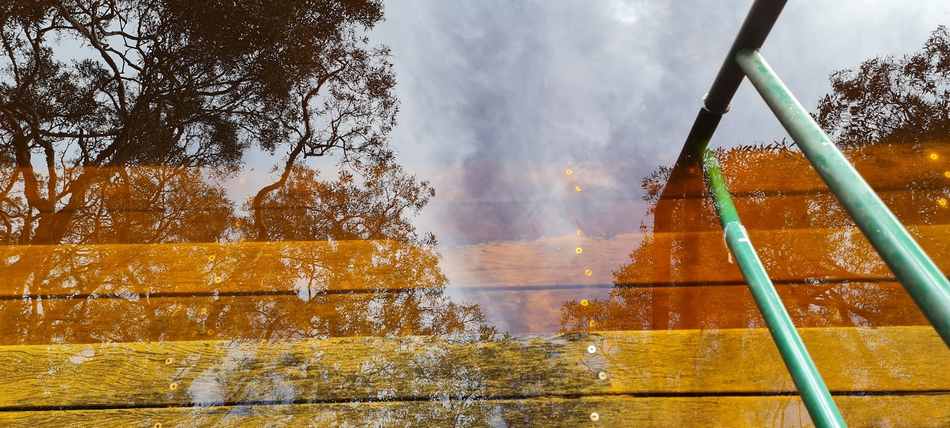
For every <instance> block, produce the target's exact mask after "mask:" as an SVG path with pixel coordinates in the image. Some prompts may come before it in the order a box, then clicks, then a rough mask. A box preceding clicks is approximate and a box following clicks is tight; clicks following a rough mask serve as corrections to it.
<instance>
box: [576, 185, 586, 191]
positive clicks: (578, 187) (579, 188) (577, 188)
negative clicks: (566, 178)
mask: <svg viewBox="0 0 950 428" xmlns="http://www.w3.org/2000/svg"><path fill="white" fill-rule="evenodd" d="M574 191H575V192H583V191H584V189H581V186H574Z"/></svg>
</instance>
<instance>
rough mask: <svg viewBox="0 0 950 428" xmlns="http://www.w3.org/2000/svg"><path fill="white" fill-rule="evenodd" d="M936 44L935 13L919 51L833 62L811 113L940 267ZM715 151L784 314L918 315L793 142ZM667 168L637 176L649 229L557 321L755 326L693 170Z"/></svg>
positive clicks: (902, 318) (943, 177) (802, 318)
mask: <svg viewBox="0 0 950 428" xmlns="http://www.w3.org/2000/svg"><path fill="white" fill-rule="evenodd" d="M948 58H950V33H948V31H947V29H946V28H945V27H940V28H938V29H937V30H936V31H934V32H933V33H932V34H931V37H930V38H929V39H928V40H927V42H926V43H925V45H924V47H923V49H922V50H920V51H918V52H914V53H913V54H910V55H907V56H905V57H903V58H894V57H883V58H873V59H870V60H867V61H865V62H864V63H862V64H861V65H860V67H858V68H856V69H854V70H843V71H839V72H836V73H834V74H833V75H832V76H831V83H832V92H831V93H829V94H828V95H826V96H825V97H823V98H822V100H821V102H820V103H819V109H818V113H817V117H818V119H819V122H820V123H821V125H822V127H823V128H824V129H825V130H826V132H828V133H829V135H831V136H832V137H833V139H834V140H835V141H836V142H837V144H838V145H839V146H840V147H842V148H843V149H844V150H845V154H846V156H847V157H848V158H849V159H850V160H851V161H852V162H853V163H854V164H855V166H856V168H857V169H858V170H859V171H860V172H861V173H862V175H863V176H864V177H865V179H866V180H868V182H869V183H870V184H871V185H872V186H873V187H874V188H875V190H876V191H877V192H878V193H879V195H880V196H881V198H882V199H883V200H884V202H885V203H886V204H887V205H888V206H889V207H890V208H891V210H892V211H893V212H894V214H895V215H896V216H897V217H898V218H899V219H900V220H901V222H902V223H904V224H905V225H908V227H909V229H910V230H911V233H912V234H913V235H915V237H916V238H917V240H918V242H919V243H920V244H921V245H922V246H923V247H924V248H925V250H926V251H928V253H929V254H930V256H931V257H932V258H934V260H935V261H936V262H937V264H938V265H940V266H941V267H942V268H944V269H947V268H950V248H948V247H947V245H946V242H947V231H946V230H945V227H946V226H945V225H946V224H948V223H950V210H947V208H946V207H947V204H946V203H945V201H946V200H947V197H948V196H950V185H948V180H947V177H948V176H950V173H948V172H947V171H948V170H950V163H947V160H948V159H947V156H948V154H950V153H948V152H950V144H948V143H947V135H948V133H950V119H948V118H950V105H948V104H947V98H946V93H945V92H944V89H943V88H945V87H946V85H947V83H948V82H947V66H946V64H947V63H948ZM718 156H719V158H720V161H721V162H722V163H723V169H724V171H725V175H726V177H727V178H728V181H729V185H730V188H731V190H732V192H733V193H734V199H735V202H736V205H737V208H738V210H739V213H740V215H741V217H742V219H743V223H744V224H745V225H746V227H747V228H748V229H750V232H751V235H752V240H753V242H754V243H755V245H756V247H757V248H758V250H759V255H760V257H761V258H762V261H763V263H764V264H765V266H766V268H767V269H768V271H769V273H770V276H771V277H772V278H773V279H774V280H775V281H776V283H777V288H778V291H779V294H780V295H781V296H782V298H783V301H784V303H785V305H786V306H787V307H788V308H789V312H790V313H791V315H792V318H793V320H794V321H795V323H796V325H798V326H877V325H914V324H921V325H926V324H927V321H926V319H924V318H923V316H922V315H921V314H920V312H919V311H918V310H917V309H916V308H915V307H914V305H913V302H912V301H911V300H910V298H909V296H908V295H907V294H906V292H904V291H903V290H902V288H901V287H900V286H899V285H898V284H896V283H895V282H894V281H895V280H894V277H893V275H892V274H891V272H890V271H889V270H888V269H887V268H886V266H885V265H884V264H883V262H882V261H881V260H880V258H879V257H878V256H877V255H876V253H875V252H874V250H873V248H871V246H870V245H869V244H868V243H867V241H866V240H865V239H864V238H863V237H862V236H861V232H860V231H859V230H858V229H857V227H856V226H855V225H854V223H853V222H852V221H851V220H850V218H849V216H848V215H847V213H846V212H845V211H844V210H843V208H842V207H841V206H840V205H839V204H838V203H837V201H836V200H835V198H834V195H832V194H831V193H829V192H828V191H827V188H826V186H825V185H824V184H823V183H822V182H821V181H820V179H819V177H818V176H817V174H815V173H814V172H813V171H812V169H811V168H810V166H809V164H808V162H807V160H806V159H804V157H803V156H802V154H801V153H800V152H799V151H798V150H797V149H796V148H795V147H794V146H793V145H792V144H790V143H789V142H787V141H784V140H783V141H779V142H776V143H772V144H766V145H755V146H739V147H734V148H730V149H724V150H723V149H721V150H719V152H718ZM670 180H671V177H670V170H669V169H668V168H665V167H660V168H657V169H656V170H654V171H653V172H652V173H651V174H649V175H648V176H647V177H646V178H644V180H643V182H642V185H643V188H644V190H645V194H646V199H647V200H648V201H650V202H651V209H650V210H651V211H650V212H651V214H652V215H654V216H655V221H654V224H653V233H652V234H649V235H647V236H646V237H645V238H644V240H643V241H642V243H641V244H640V245H639V246H638V247H637V248H636V249H635V250H634V251H633V252H632V253H631V254H630V261H629V262H628V263H626V264H624V265H623V266H621V267H620V268H619V269H616V270H615V271H614V284H615V288H614V289H613V290H611V291H610V296H609V297H606V298H603V299H595V300H592V301H590V302H589V303H588V304H586V305H585V304H584V303H585V302H586V301H584V300H580V301H577V300H574V301H571V302H569V303H568V304H566V305H564V307H563V310H562V317H561V325H562V326H561V328H562V329H564V330H569V331H576V330H588V329H670V328H736V327H762V326H764V324H763V322H762V319H761V317H760V316H759V314H758V311H757V309H756V307H755V305H754V302H753V301H752V299H751V295H750V294H749V293H748V291H747V290H745V287H744V285H741V276H740V274H739V271H738V269H737V267H736V266H735V265H734V264H733V263H732V260H731V257H730V256H729V254H728V253H727V251H726V248H725V244H724V242H722V238H721V235H720V233H719V228H720V226H719V223H718V219H717V217H716V215H715V212H714V210H713V207H712V204H711V201H710V200H709V199H708V198H706V197H705V195H704V194H703V191H702V187H699V186H701V183H698V182H696V177H692V176H687V175H684V176H682V177H674V178H672V180H682V182H671V181H670ZM671 189H672V190H671ZM717 283H718V284H717Z"/></svg>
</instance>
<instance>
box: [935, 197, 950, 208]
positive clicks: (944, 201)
mask: <svg viewBox="0 0 950 428" xmlns="http://www.w3.org/2000/svg"><path fill="white" fill-rule="evenodd" d="M937 205H940V208H946V207H947V206H950V202H948V201H947V198H938V199H937Z"/></svg>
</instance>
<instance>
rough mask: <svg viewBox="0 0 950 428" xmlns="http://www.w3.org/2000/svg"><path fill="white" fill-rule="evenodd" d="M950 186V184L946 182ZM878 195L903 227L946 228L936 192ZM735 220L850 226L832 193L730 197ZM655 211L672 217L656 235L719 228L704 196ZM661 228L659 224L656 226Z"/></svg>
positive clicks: (941, 192) (940, 192) (949, 193)
mask: <svg viewBox="0 0 950 428" xmlns="http://www.w3.org/2000/svg"><path fill="white" fill-rule="evenodd" d="M947 181H948V183H950V180H947ZM878 196H880V197H881V200H883V201H884V203H885V204H887V206H888V208H890V209H891V212H893V213H894V215H896V216H897V218H898V220H900V221H901V223H903V224H905V225H922V224H929V225H934V224H948V223H950V209H948V208H947V207H944V206H942V205H940V203H939V201H940V199H941V198H943V199H947V198H950V190H948V188H947V187H946V186H944V187H943V188H940V189H926V188H925V189H916V188H915V189H910V190H888V191H883V192H879V193H878ZM733 202H734V203H735V205H736V209H737V210H738V211H739V217H740V218H742V223H743V224H744V225H745V227H746V228H747V229H809V228H837V227H846V226H851V225H853V224H854V222H853V221H852V220H851V218H850V217H849V216H848V214H847V213H846V212H845V211H844V209H843V208H842V207H841V205H840V204H839V203H838V201H837V199H835V196H834V195H833V194H831V193H827V192H822V193H808V194H764V193H752V194H748V193H746V194H740V195H733ZM659 205H660V206H658V207H657V211H658V212H664V213H665V214H666V215H668V216H670V217H671V219H670V220H669V221H668V222H667V223H663V224H664V225H665V228H658V229H656V231H657V232H697V231H709V230H719V229H721V228H722V226H721V225H720V224H719V217H717V216H716V213H715V211H714V209H713V206H712V201H711V200H709V199H707V198H685V199H670V200H663V201H660V202H659ZM657 226H658V227H659V226H660V224H657Z"/></svg>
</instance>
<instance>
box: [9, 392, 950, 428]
mask: <svg viewBox="0 0 950 428" xmlns="http://www.w3.org/2000/svg"><path fill="white" fill-rule="evenodd" d="M835 401H836V402H837V404H838V406H839V407H840V409H841V412H842V414H843V415H844V418H845V419H846V420H847V421H848V423H849V424H850V425H851V426H854V427H868V426H876V427H884V426H906V427H917V428H926V427H934V428H937V427H941V428H942V427H946V426H950V395H948V394H934V395H901V396H892V395H885V396H864V397H861V396H837V397H835ZM593 413H596V414H597V422H596V423H594V422H592V421H591V414H593ZM459 423H461V424H462V425H467V426H468V425H474V426H524V425H534V426H564V427H577V426H636V427H670V426H677V427H728V428H741V427H750V428H752V427H754V428H759V427H788V426H812V425H811V420H810V418H809V416H808V412H807V411H806V410H805V407H804V405H803V404H802V402H801V400H800V399H799V398H798V397H795V396H752V397H735V396H723V397H629V396H604V397H581V398H558V397H545V398H531V399H523V400H459V401H455V400H448V401H440V402H429V401H424V402H365V403H326V404H323V403H321V404H309V403H308V404H275V405H256V406H210V407H195V408H189V407H170V408H144V409H103V410H50V411H17V412H2V413H0V425H3V426H7V427H11V428H19V427H23V428H39V427H47V426H49V427H60V426H79V425H81V426H86V427H116V426H123V427H125V426H128V427H132V426H140V427H149V428H154V427H178V426H215V427H244V426H246V427H260V426H273V427H277V426H405V425H417V426H453V425H458V424H459Z"/></svg>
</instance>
